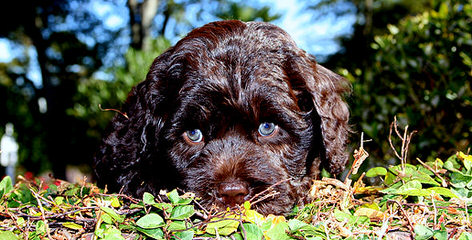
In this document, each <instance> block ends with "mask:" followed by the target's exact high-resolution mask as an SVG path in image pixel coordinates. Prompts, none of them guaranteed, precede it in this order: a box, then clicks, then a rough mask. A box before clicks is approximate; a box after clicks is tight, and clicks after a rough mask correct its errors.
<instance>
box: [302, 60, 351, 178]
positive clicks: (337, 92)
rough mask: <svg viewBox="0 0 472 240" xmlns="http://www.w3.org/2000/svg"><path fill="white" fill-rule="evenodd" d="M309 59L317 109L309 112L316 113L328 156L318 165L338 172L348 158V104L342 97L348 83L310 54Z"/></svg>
mask: <svg viewBox="0 0 472 240" xmlns="http://www.w3.org/2000/svg"><path fill="white" fill-rule="evenodd" d="M310 60H311V64H312V69H313V71H314V77H313V79H311V81H309V82H308V83H307V85H308V86H307V87H308V89H309V91H310V92H311V95H312V100H313V105H314V107H315V109H316V112H312V114H317V115H318V116H315V117H314V119H318V121H319V122H320V130H321V134H322V136H323V144H324V149H325V151H326V153H325V158H326V160H327V161H322V163H321V165H322V166H323V167H325V168H327V169H328V170H329V172H330V173H332V174H339V173H341V172H342V171H343V170H344V167H345V165H346V162H347V160H348V153H347V152H346V145H347V139H348V135H349V132H350V128H349V123H348V121H349V108H348V106H347V104H346V102H345V101H344V100H343V97H345V95H347V94H348V93H350V90H351V86H350V84H349V82H348V81H347V80H346V79H345V78H343V77H341V76H339V75H337V74H335V73H333V72H332V71H330V70H328V69H326V68H325V67H323V66H321V65H319V64H317V63H316V61H315V60H314V58H313V57H310Z"/></svg>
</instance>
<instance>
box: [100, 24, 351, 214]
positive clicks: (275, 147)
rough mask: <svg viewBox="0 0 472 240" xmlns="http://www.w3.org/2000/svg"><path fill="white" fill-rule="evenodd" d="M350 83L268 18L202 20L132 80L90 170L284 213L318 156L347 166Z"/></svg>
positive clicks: (303, 189) (324, 162)
mask: <svg viewBox="0 0 472 240" xmlns="http://www.w3.org/2000/svg"><path fill="white" fill-rule="evenodd" d="M349 89H350V86H349V83H348V82H347V81H346V80H345V79H343V78H342V77H340V76H338V75H336V74H334V73H332V72H331V71H329V70H327V69H326V68H324V67H322V66H320V65H319V64H317V63H316V61H315V59H314V57H312V56H310V55H309V54H307V53H306V52H305V51H303V50H301V49H299V48H298V47H297V46H296V44H295V42H294V41H293V40H292V39H291V38H290V36H289V35H288V34H287V33H286V32H285V31H283V30H282V29H280V28H278V27H276V26H274V25H272V24H269V23H259V22H249V23H244V22H240V21H220V22H213V23H210V24H207V25H204V26H203V27H200V28H197V29H195V30H193V31H191V32H190V33H189V34H188V35H187V36H186V37H185V38H183V39H182V40H180V41H179V42H178V43H177V44H176V45H175V46H173V47H171V48H170V49H168V50H167V51H166V52H164V53H163V54H162V55H160V56H159V57H157V58H156V59H155V60H154V62H153V63H152V66H151V68H150V70H149V72H148V74H147V76H146V79H145V80H144V81H143V82H141V83H139V84H138V85H137V86H135V87H134V88H133V89H132V90H131V92H130V94H129V96H128V99H127V100H126V102H125V103H124V105H123V109H122V111H123V112H124V113H126V116H124V115H122V114H117V115H116V116H115V117H114V119H113V120H112V122H111V125H110V129H109V131H108V133H107V134H106V135H105V137H104V138H103V142H102V145H101V147H100V149H99V152H98V153H97V155H96V157H95V165H96V166H95V173H96V175H97V178H98V182H99V184H101V185H107V186H108V189H109V190H111V191H120V190H121V191H123V192H124V193H128V194H133V195H135V196H141V195H142V194H143V193H144V192H150V193H153V194H157V193H158V192H159V190H160V189H163V188H166V189H173V188H176V187H180V188H182V189H184V190H186V191H191V192H194V193H195V194H196V195H197V196H198V197H200V198H201V199H202V202H201V203H202V204H203V205H204V206H207V207H210V206H216V207H221V208H225V207H231V206H235V205H237V204H241V203H243V202H244V201H247V200H255V198H256V197H263V196H269V197H267V198H265V199H264V200H263V201H257V203H256V204H254V206H253V208H255V209H256V210H258V211H259V212H261V213H263V214H269V213H272V214H288V213H289V212H290V210H291V209H292V207H293V206H294V205H296V204H303V203H304V202H307V201H309V200H310V199H309V198H307V195H308V194H307V193H308V190H309V188H310V186H311V184H312V180H313V179H315V178H317V177H318V176H319V174H320V169H321V168H322V167H324V168H325V169H327V170H329V171H330V172H331V173H333V174H338V173H340V172H341V171H342V170H343V169H344V166H345V164H346V161H347V153H346V140H347V136H348V132H349V126H348V119H349V110H348V107H347V105H346V103H345V102H344V101H343V99H342V95H343V94H345V93H347V92H349ZM271 186H272V188H271V189H270V190H271V191H269V192H268V191H266V192H263V191H265V190H267V189H268V188H269V187H271ZM261 192H262V193H261ZM259 193H261V194H259ZM269 193H271V194H269ZM258 194H259V195H258Z"/></svg>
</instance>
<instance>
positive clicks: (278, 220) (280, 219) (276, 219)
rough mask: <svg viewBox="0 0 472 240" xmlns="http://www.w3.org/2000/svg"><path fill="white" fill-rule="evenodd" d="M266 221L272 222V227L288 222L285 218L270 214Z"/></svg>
mask: <svg viewBox="0 0 472 240" xmlns="http://www.w3.org/2000/svg"><path fill="white" fill-rule="evenodd" d="M266 219H267V220H270V221H271V222H272V225H275V224H277V223H281V222H287V220H286V219H285V217H284V216H275V215H272V214H269V216H267V218H266Z"/></svg>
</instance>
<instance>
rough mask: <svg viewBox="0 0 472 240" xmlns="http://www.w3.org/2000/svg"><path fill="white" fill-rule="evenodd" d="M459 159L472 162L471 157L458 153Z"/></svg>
mask: <svg viewBox="0 0 472 240" xmlns="http://www.w3.org/2000/svg"><path fill="white" fill-rule="evenodd" d="M459 158H461V159H463V160H467V161H472V155H467V154H465V153H463V152H459Z"/></svg>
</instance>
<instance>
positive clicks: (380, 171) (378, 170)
mask: <svg viewBox="0 0 472 240" xmlns="http://www.w3.org/2000/svg"><path fill="white" fill-rule="evenodd" d="M385 175H387V169H385V168H383V167H374V168H371V169H369V171H367V172H366V174H365V176H366V177H377V176H385Z"/></svg>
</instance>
